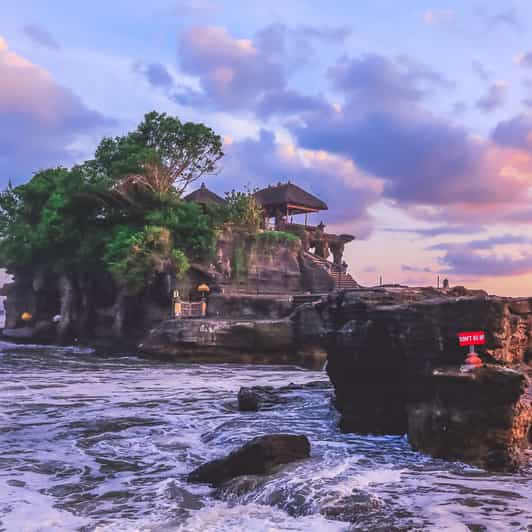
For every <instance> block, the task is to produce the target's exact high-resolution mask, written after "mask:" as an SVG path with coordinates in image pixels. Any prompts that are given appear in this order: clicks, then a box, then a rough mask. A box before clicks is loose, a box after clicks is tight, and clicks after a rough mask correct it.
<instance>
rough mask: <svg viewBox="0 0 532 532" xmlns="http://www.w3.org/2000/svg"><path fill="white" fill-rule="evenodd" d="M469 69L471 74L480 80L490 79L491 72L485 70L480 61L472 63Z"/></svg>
mask: <svg viewBox="0 0 532 532" xmlns="http://www.w3.org/2000/svg"><path fill="white" fill-rule="evenodd" d="M471 67H472V69H473V72H474V73H475V74H476V75H477V76H478V77H479V78H480V79H481V80H482V81H488V80H489V79H490V78H491V71H490V70H489V69H488V68H486V67H485V66H484V65H483V64H482V63H481V62H480V61H472V62H471Z"/></svg>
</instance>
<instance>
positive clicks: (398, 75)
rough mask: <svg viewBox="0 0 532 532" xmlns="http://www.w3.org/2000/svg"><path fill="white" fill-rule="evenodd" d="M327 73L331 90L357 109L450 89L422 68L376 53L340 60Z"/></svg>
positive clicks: (413, 100) (411, 98)
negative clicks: (431, 89)
mask: <svg viewBox="0 0 532 532" xmlns="http://www.w3.org/2000/svg"><path fill="white" fill-rule="evenodd" d="M328 74H329V77H330V78H331V80H332V82H333V85H334V87H335V88H336V89H338V90H340V91H342V92H344V93H346V94H347V95H348V97H349V99H350V101H351V105H352V106H353V105H354V104H355V103H356V104H358V105H360V106H361V107H365V106H371V107H374V108H375V107H377V108H382V107H383V106H384V107H386V106H389V105H391V106H395V105H397V104H398V102H404V103H406V102H417V101H419V100H420V99H421V98H422V97H423V96H425V95H426V93H427V90H428V89H427V87H431V88H435V87H436V88H446V89H449V88H451V87H452V83H450V82H449V81H447V80H445V79H444V78H443V77H441V76H440V75H439V74H437V73H436V72H434V71H433V70H431V69H430V68H428V67H426V66H424V65H421V64H419V63H416V62H414V61H412V60H410V59H408V58H406V57H402V58H399V59H398V60H396V61H391V60H389V59H387V58H385V57H383V56H381V55H378V54H368V55H365V56H363V57H361V58H359V59H345V60H342V61H340V62H338V63H337V64H336V65H334V66H333V67H331V68H330V69H329V72H328Z"/></svg>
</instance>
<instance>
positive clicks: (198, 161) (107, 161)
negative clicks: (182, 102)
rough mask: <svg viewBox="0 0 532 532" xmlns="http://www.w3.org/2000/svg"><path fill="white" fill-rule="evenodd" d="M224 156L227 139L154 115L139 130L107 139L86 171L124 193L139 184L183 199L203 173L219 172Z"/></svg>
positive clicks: (173, 119) (196, 127) (201, 125)
mask: <svg viewBox="0 0 532 532" xmlns="http://www.w3.org/2000/svg"><path fill="white" fill-rule="evenodd" d="M222 157H223V152H222V140H221V138H220V136H219V135H216V134H215V133H214V131H213V130H212V129H211V128H209V127H207V126H205V125H204V124H196V123H193V122H186V123H184V124H183V123H182V122H181V121H180V120H179V118H177V117H172V116H168V115H167V114H166V113H157V112H156V111H152V112H151V113H148V114H146V115H145V116H144V120H143V121H142V122H141V123H140V124H139V126H138V127H137V129H136V130H135V131H132V132H130V133H128V134H127V135H126V136H122V137H115V138H104V139H103V140H102V142H101V143H100V145H99V146H98V148H97V149H96V153H95V158H94V160H92V161H89V162H88V163H87V164H86V165H85V171H86V173H87V175H88V176H89V177H90V179H91V180H92V181H93V182H98V181H102V180H108V179H110V180H112V181H114V182H115V186H118V187H121V188H122V189H124V188H126V187H127V185H128V183H134V184H136V185H140V186H143V187H145V188H146V189H149V190H152V191H154V192H157V193H168V192H170V191H171V190H172V189H173V190H175V191H176V192H177V194H179V195H181V194H182V193H183V191H184V190H185V189H186V187H187V186H188V185H189V184H191V183H193V182H194V181H197V180H198V179H200V178H201V177H202V176H203V175H205V174H214V173H216V172H217V171H218V161H219V160H220V159H221V158H222ZM117 182H118V184H117Z"/></svg>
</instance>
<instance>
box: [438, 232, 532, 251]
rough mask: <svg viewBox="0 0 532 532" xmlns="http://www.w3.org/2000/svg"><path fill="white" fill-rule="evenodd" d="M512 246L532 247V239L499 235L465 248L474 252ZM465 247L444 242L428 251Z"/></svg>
mask: <svg viewBox="0 0 532 532" xmlns="http://www.w3.org/2000/svg"><path fill="white" fill-rule="evenodd" d="M510 244H526V245H532V238H530V237H527V236H522V235H510V234H505V235H499V236H493V237H490V238H484V239H479V240H471V241H470V242H468V243H467V244H465V246H466V247H467V248H468V249H474V250H486V249H487V250H489V249H492V248H493V247H495V246H501V245H503V246H504V245H510ZM456 246H458V247H463V246H464V244H456V243H452V242H444V243H440V244H434V245H432V246H429V247H428V248H427V249H429V250H448V249H452V248H454V247H456Z"/></svg>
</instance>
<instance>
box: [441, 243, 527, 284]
mask: <svg viewBox="0 0 532 532" xmlns="http://www.w3.org/2000/svg"><path fill="white" fill-rule="evenodd" d="M439 261H440V263H441V264H442V266H443V267H444V270H443V271H442V272H441V273H445V274H453V275H474V276H483V277H487V276H489V277H499V276H510V275H523V274H526V273H530V272H532V254H530V253H524V254H522V255H520V256H518V257H514V256H512V255H509V254H498V253H487V254H486V253H479V252H478V251H473V250H471V249H470V248H469V247H468V246H467V245H460V246H453V247H452V248H449V249H448V250H447V251H446V252H445V254H444V255H443V256H442V257H441V258H440V259H439Z"/></svg>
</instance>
